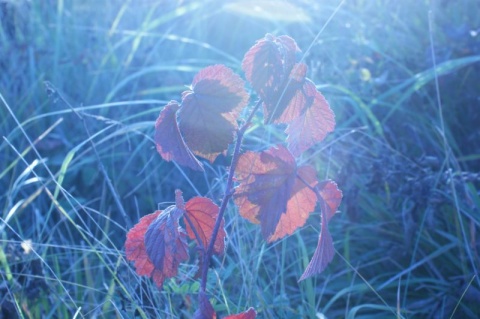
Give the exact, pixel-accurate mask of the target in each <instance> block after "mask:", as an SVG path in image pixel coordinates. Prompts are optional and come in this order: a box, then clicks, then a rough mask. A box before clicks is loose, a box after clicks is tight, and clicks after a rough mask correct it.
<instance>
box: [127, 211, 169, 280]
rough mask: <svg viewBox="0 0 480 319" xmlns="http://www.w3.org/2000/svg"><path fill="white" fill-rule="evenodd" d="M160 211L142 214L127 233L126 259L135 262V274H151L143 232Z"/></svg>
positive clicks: (151, 267) (150, 263)
mask: <svg viewBox="0 0 480 319" xmlns="http://www.w3.org/2000/svg"><path fill="white" fill-rule="evenodd" d="M160 213H161V211H159V210H157V211H156V212H154V213H153V214H149V215H146V216H143V217H142V218H141V219H140V221H139V222H138V223H137V224H136V225H135V226H134V227H133V228H132V229H130V231H129V232H128V233H127V241H126V242H125V255H126V257H127V259H128V260H130V261H134V262H135V268H136V270H137V274H139V275H140V276H151V275H152V273H153V271H154V268H155V267H154V266H153V263H152V262H151V261H150V259H149V258H148V255H147V250H146V249H145V241H144V238H145V232H146V231H147V228H148V226H150V224H151V223H152V221H154V220H155V219H156V218H157V216H158V215H160Z"/></svg>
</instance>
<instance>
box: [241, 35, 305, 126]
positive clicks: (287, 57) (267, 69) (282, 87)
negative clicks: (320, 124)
mask: <svg viewBox="0 0 480 319" xmlns="http://www.w3.org/2000/svg"><path fill="white" fill-rule="evenodd" d="M299 51H300V49H299V48H298V46H297V44H296V42H295V40H293V39H292V38H290V37H288V36H285V35H282V36H279V37H275V36H273V35H271V34H267V35H266V36H265V38H263V39H261V40H259V41H257V43H256V44H255V45H254V46H253V47H252V48H250V50H249V51H248V52H247V53H246V54H245V57H244V59H243V62H242V68H243V70H244V72H245V77H246V78H247V80H248V81H249V82H250V83H251V84H252V87H253V88H254V90H255V91H256V92H257V94H258V95H259V96H260V97H261V98H262V100H263V107H264V115H265V123H270V122H272V121H273V120H275V119H276V118H277V117H278V116H280V115H281V114H282V112H283V110H285V108H286V107H287V105H288V103H289V101H290V100H291V99H292V97H293V96H294V95H295V92H296V91H297V89H298V88H299V87H301V85H302V84H303V78H302V79H300V80H298V81H295V80H293V81H292V79H291V78H290V77H289V75H290V73H291V71H292V69H293V67H294V65H295V59H296V54H297V52H299ZM296 79H298V78H296Z"/></svg>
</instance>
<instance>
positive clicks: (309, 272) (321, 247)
mask: <svg viewBox="0 0 480 319" xmlns="http://www.w3.org/2000/svg"><path fill="white" fill-rule="evenodd" d="M316 189H317V193H318V195H320V198H319V201H320V206H321V209H322V226H321V230H320V235H319V237H318V244H317V248H316V249H315V253H314V254H313V257H312V259H311V260H310V263H309V264H308V266H307V268H306V269H305V271H304V273H303V274H302V276H301V277H300V279H299V281H302V280H304V279H307V278H309V277H311V276H314V275H317V274H319V273H321V272H322V271H324V270H325V268H327V266H328V264H329V263H330V262H331V261H332V259H333V256H334V255H335V248H334V247H333V240H332V235H330V231H329V230H328V222H329V221H330V219H331V218H332V217H333V215H334V214H335V211H336V210H337V208H338V206H340V202H341V200H342V192H341V191H340V190H339V189H338V187H337V184H336V183H335V182H333V181H330V180H328V181H324V182H322V183H319V184H318V185H317V187H316Z"/></svg>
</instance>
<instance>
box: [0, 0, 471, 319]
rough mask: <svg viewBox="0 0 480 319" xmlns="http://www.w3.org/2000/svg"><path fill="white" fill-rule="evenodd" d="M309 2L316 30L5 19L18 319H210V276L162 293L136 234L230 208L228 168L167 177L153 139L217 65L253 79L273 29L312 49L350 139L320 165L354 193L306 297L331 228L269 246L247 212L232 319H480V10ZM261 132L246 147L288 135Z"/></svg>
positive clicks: (24, 16) (1, 201)
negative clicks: (189, 214)
mask: <svg viewBox="0 0 480 319" xmlns="http://www.w3.org/2000/svg"><path fill="white" fill-rule="evenodd" d="M291 2H292V3H294V4H296V5H297V6H298V7H300V8H303V9H304V13H306V15H307V16H309V17H310V19H305V15H303V14H302V15H299V20H298V21H293V22H292V21H291V18H292V17H291V16H288V15H287V16H288V19H287V17H286V16H285V14H284V13H282V12H281V10H279V11H278V12H272V13H271V15H269V16H268V18H267V17H266V16H265V15H263V18H262V15H259V14H258V12H251V14H250V15H249V14H248V10H247V12H246V11H245V10H242V12H238V10H239V9H238V7H237V8H236V7H235V6H230V7H228V6H227V7H224V6H223V2H221V1H193V0H190V1H168V2H165V1H120V0H113V1H73V0H52V1H38V0H34V1H24V0H17V1H9V2H0V17H1V19H0V96H1V101H0V135H1V137H2V140H1V141H0V218H1V219H0V278H1V280H0V309H1V310H0V318H15V316H16V317H18V318H72V317H75V318H90V317H100V318H134V317H135V316H137V317H142V318H151V317H159V318H177V317H179V318H191V317H192V314H193V312H194V311H195V310H196V308H197V298H196V295H195V294H196V293H197V292H198V290H199V285H198V280H197V279H195V273H196V266H195V260H194V259H193V258H192V260H191V262H190V263H188V264H184V265H182V266H181V267H180V272H179V275H178V276H177V278H175V279H172V280H169V281H167V282H166V284H165V287H164V289H163V290H162V291H159V290H158V289H157V288H156V287H155V285H154V284H153V283H152V282H151V280H149V279H145V278H139V277H138V276H137V275H136V274H135V272H134V269H133V267H132V265H130V264H129V263H128V262H127V261H126V260H125V257H124V251H123V244H124V241H125V234H126V232H127V230H128V229H129V228H130V227H131V226H132V224H133V223H136V222H137V221H138V219H139V218H140V217H141V216H143V215H146V214H149V213H151V212H153V211H154V210H156V209H157V208H160V209H163V208H165V207H166V206H167V205H169V204H170V203H171V202H172V201H173V199H174V196H173V192H174V190H175V189H176V188H181V189H182V190H183V192H184V196H185V198H186V199H188V198H190V197H192V196H195V195H202V196H209V197H211V198H212V199H213V200H214V201H218V199H219V198H220V197H221V195H222V192H223V187H224V185H223V181H224V180H225V175H226V171H225V169H224V167H223V166H222V165H223V164H225V163H227V161H224V163H222V161H219V163H218V165H217V164H215V165H211V166H207V173H206V174H202V173H193V172H191V171H189V170H186V169H183V168H181V167H179V166H176V165H174V164H172V163H167V162H164V161H162V159H161V158H160V156H158V154H156V151H155V146H154V143H153V139H152V134H153V124H154V121H155V119H156V117H157V115H158V113H159V111H160V110H161V108H162V107H163V106H164V105H165V104H166V103H167V102H168V101H169V100H172V99H177V100H178V99H180V94H181V92H182V91H183V90H184V89H185V86H186V85H189V83H190V82H191V80H192V77H193V75H194V74H195V73H196V72H197V71H198V70H199V69H201V68H203V67H204V66H207V65H210V64H217V63H223V64H226V65H228V66H229V67H231V68H233V69H234V70H236V71H239V72H240V64H241V60H242V57H243V54H244V53H245V52H246V50H247V49H248V48H249V47H250V46H251V45H253V44H254V42H255V40H257V39H259V38H261V37H263V36H264V34H265V33H267V32H270V33H274V34H288V35H290V36H292V37H294V38H295V39H296V41H297V43H298V44H299V46H300V48H301V49H303V51H304V52H305V56H304V59H305V62H306V63H307V64H308V66H309V74H308V76H309V77H311V78H312V79H313V80H314V82H315V83H317V84H319V89H320V90H321V91H322V93H323V94H324V95H325V96H326V98H327V99H328V101H329V103H330V105H331V106H332V109H333V110H334V111H335V113H336V120H337V128H336V131H335V132H334V133H333V134H332V135H331V136H329V137H328V138H327V140H326V141H325V142H323V143H322V144H321V145H319V146H318V147H316V148H315V149H314V150H312V151H309V152H308V154H306V155H305V156H304V157H303V158H302V159H301V161H302V162H303V161H305V162H310V163H314V165H315V166H316V168H317V170H318V171H319V172H320V173H319V178H332V179H334V180H336V181H337V183H338V185H339V187H340V188H341V189H342V190H343V193H344V199H343V203H342V206H341V207H340V214H338V215H337V216H335V217H334V219H332V222H331V223H330V231H331V233H332V236H333V238H334V242H335V248H336V250H337V254H336V256H335V258H334V260H333V262H332V263H331V264H330V265H329V267H328V268H327V270H326V271H325V272H324V273H323V274H322V275H320V276H317V277H315V278H312V279H308V280H306V281H304V282H301V283H297V280H298V278H299V277H300V275H301V273H302V272H303V270H304V269H305V267H306V265H307V263H308V261H309V259H310V258H311V256H312V255H313V251H314V249H315V247H316V243H317V238H318V233H319V230H320V224H319V220H320V216H319V213H318V212H316V213H314V214H313V215H314V216H313V217H312V218H310V219H309V221H308V223H307V225H306V226H305V227H304V229H302V231H300V232H298V233H296V234H295V235H293V236H290V237H289V238H286V239H285V240H281V241H279V242H276V243H273V244H270V245H267V244H266V243H265V241H264V240H263V239H262V238H261V235H260V231H259V229H258V227H257V226H256V225H252V224H250V223H249V222H247V221H246V220H244V219H242V218H241V217H240V216H238V214H237V212H236V210H235V207H234V206H233V205H231V207H230V208H229V210H228V211H227V214H226V228H227V233H228V238H227V253H226V254H225V255H224V256H221V257H218V258H216V259H215V261H214V262H213V264H214V268H212V269H211V270H210V274H209V282H208V290H209V292H210V298H211V301H212V303H213V305H214V307H215V309H216V310H217V311H218V312H219V313H220V314H222V315H226V314H231V313H237V312H241V311H244V310H245V309H247V308H248V307H250V306H253V307H255V308H256V310H257V312H258V313H259V318H322V315H324V316H325V317H327V318H344V317H346V318H476V317H478V316H480V308H479V305H478V300H480V278H479V277H478V270H479V267H480V266H479V265H480V260H479V257H478V246H479V235H478V228H479V226H480V218H479V217H478V211H479V207H480V197H479V189H480V176H479V174H478V172H479V171H480V136H479V134H478V123H480V111H479V108H478V106H479V102H478V92H479V87H478V83H479V82H480V78H479V74H480V72H479V71H480V70H479V69H480V46H479V45H478V38H479V37H480V35H477V34H478V33H479V32H480V30H479V28H480V18H479V16H478V12H479V10H480V5H479V4H478V3H477V1H474V0H461V1H460V0H459V1H457V2H455V3H453V2H452V3H450V2H448V1H446V2H442V1H413V0H406V1H401V2H398V3H395V4H394V3H392V2H389V1H381V0H368V1H367V0H364V1H362V0H357V1H353V0H346V1H343V2H342V1H339V0H328V1H322V2H318V1H308V0H305V1H291ZM260 6H261V2H260ZM250 7H252V5H251V3H248V5H247V4H245V8H250ZM279 8H280V6H279ZM235 10H237V11H235ZM429 12H431V13H429ZM429 19H430V20H429ZM307 48H309V49H308V50H307ZM432 49H433V54H432ZM433 57H434V58H433ZM45 81H48V83H51V84H50V85H49V86H46V85H45ZM63 99H65V101H66V102H65V101H64V100H63ZM78 114H80V115H81V116H82V117H83V120H82V119H80V118H79V116H78ZM84 123H85V124H84ZM260 124H261V122H260V118H257V119H254V124H253V125H252V127H251V128H250V130H249V131H248V134H247V135H246V138H245V147H244V149H261V148H264V147H266V146H267V145H270V144H274V143H276V142H277V141H278V139H279V138H280V137H281V136H282V134H283V133H282V132H281V131H279V130H276V129H274V128H272V127H267V128H266V129H265V128H262V127H261V125H260ZM86 128H87V129H86ZM100 165H101V166H102V167H104V169H105V172H104V173H103V172H102V171H101V169H99V167H100ZM107 180H109V181H111V185H109V183H108V182H107ZM122 211H124V212H125V214H124V213H122ZM27 240H31V242H32V249H31V250H29V251H28V253H27V250H25V248H22V243H24V246H25V242H26V241H27Z"/></svg>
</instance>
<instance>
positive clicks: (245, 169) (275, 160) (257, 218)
mask: <svg viewBox="0 0 480 319" xmlns="http://www.w3.org/2000/svg"><path fill="white" fill-rule="evenodd" d="M297 174H298V175H297ZM315 175H316V174H315V171H314V170H313V168H311V167H309V166H304V167H300V168H298V169H297V166H296V163H295V159H294V158H293V156H292V154H290V152H289V151H288V150H287V149H286V148H285V147H283V146H278V148H270V149H269V150H267V151H264V152H261V153H256V152H246V153H244V154H242V155H241V156H240V158H239V161H238V164H237V168H236V170H235V176H236V178H237V180H238V182H239V183H240V185H239V186H238V187H237V189H236V190H235V194H234V201H235V203H236V204H237V205H238V207H239V210H240V214H241V215H242V216H243V217H244V218H246V219H248V220H250V221H251V222H253V223H260V225H261V229H262V235H263V236H264V238H265V239H266V240H267V241H269V242H271V241H274V240H277V239H280V238H282V237H284V236H286V235H289V234H292V233H293V232H294V231H295V230H296V229H297V228H299V227H301V226H303V225H304V224H305V221H306V220H307V218H308V216H309V214H310V213H311V212H312V211H313V210H314V208H315V203H316V196H315V193H314V192H313V191H312V190H311V189H310V188H308V187H307V186H306V185H305V183H304V181H302V179H301V178H302V177H303V179H304V180H305V181H307V183H308V184H310V186H312V187H313V186H314V185H315V184H316V183H317V182H316V178H315ZM299 176H301V177H300V178H299Z"/></svg>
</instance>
